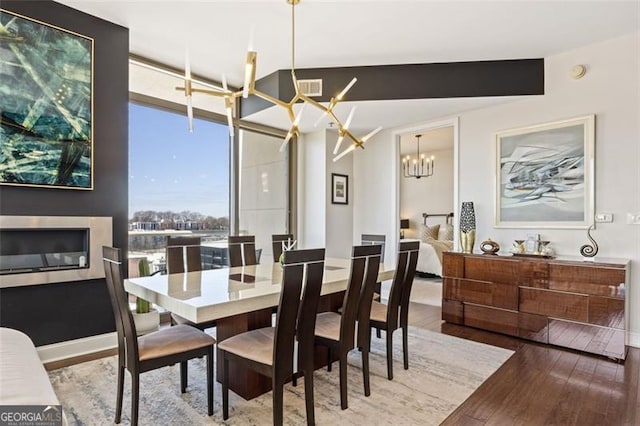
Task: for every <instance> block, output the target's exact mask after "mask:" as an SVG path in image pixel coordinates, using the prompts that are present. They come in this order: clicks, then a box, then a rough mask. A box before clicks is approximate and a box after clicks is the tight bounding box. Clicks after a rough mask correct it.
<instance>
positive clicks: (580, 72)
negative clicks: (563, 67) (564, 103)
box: [569, 64, 587, 80]
mask: <svg viewBox="0 0 640 426" xmlns="http://www.w3.org/2000/svg"><path fill="white" fill-rule="evenodd" d="M586 73H587V67H586V66H584V65H582V64H578V65H575V66H574V67H573V68H571V71H569V75H570V76H571V78H573V79H574V80H579V79H581V78H582V77H584V75H585V74H586Z"/></svg>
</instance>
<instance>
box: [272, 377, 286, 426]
mask: <svg viewBox="0 0 640 426" xmlns="http://www.w3.org/2000/svg"><path fill="white" fill-rule="evenodd" d="M272 383H273V426H282V422H283V410H284V406H283V405H284V404H283V388H284V381H283V380H281V379H279V378H275V377H274V378H273V382H272Z"/></svg>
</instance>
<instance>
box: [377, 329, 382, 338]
mask: <svg viewBox="0 0 640 426" xmlns="http://www.w3.org/2000/svg"><path fill="white" fill-rule="evenodd" d="M376 337H377V338H378V339H381V338H382V333H381V332H380V329H379V328H376Z"/></svg>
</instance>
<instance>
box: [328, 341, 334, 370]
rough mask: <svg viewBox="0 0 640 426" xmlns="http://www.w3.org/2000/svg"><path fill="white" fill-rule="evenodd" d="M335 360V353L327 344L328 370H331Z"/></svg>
mask: <svg viewBox="0 0 640 426" xmlns="http://www.w3.org/2000/svg"><path fill="white" fill-rule="evenodd" d="M332 360H333V353H332V352H331V347H330V346H327V371H331V364H333V362H332Z"/></svg>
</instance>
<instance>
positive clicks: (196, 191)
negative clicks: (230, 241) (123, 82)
mask: <svg viewBox="0 0 640 426" xmlns="http://www.w3.org/2000/svg"><path fill="white" fill-rule="evenodd" d="M229 149H230V146H229V131H228V128H227V126H226V124H225V123H217V122H213V121H209V120H204V119H201V118H197V117H196V118H195V119H194V131H193V132H189V131H188V129H187V118H186V116H185V115H184V114H179V113H177V112H173V111H168V110H166V109H162V108H158V107H155V106H153V105H141V104H137V103H130V105H129V258H130V259H135V258H139V257H147V258H148V259H149V260H150V261H151V264H152V268H151V270H152V271H154V270H161V269H163V268H164V261H165V259H164V253H165V245H166V237H167V235H178V234H185V235H197V236H200V237H201V238H202V244H203V245H204V246H206V245H210V246H216V245H220V244H222V243H221V242H220V241H223V240H226V237H227V236H228V235H229V200H230V194H229V176H230V174H229V170H230V168H229ZM204 254H206V253H203V266H204V267H205V268H207V267H215V266H218V265H214V264H213V263H214V262H213V261H212V260H211V259H210V260H209V261H208V260H207V258H206V256H204Z"/></svg>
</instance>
